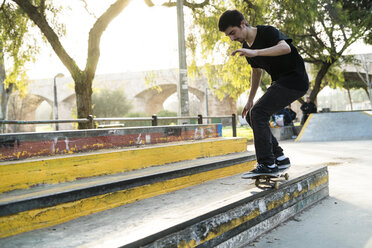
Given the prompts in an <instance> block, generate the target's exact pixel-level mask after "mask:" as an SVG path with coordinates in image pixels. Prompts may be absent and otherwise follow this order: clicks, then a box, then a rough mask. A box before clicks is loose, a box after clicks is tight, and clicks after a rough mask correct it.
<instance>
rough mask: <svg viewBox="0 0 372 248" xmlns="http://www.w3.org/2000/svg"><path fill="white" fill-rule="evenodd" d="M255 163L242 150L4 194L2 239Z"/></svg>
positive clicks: (0, 203) (0, 201) (1, 202)
mask: <svg viewBox="0 0 372 248" xmlns="http://www.w3.org/2000/svg"><path fill="white" fill-rule="evenodd" d="M254 164H255V156H254V154H253V153H252V152H251V153H249V152H240V153H233V154H227V155H222V156H214V157H210V158H199V159H195V160H188V161H183V162H176V163H171V164H166V165H163V166H156V167H147V168H144V169H141V170H136V171H131V172H124V173H117V174H115V175H106V176H99V177H93V178H84V179H80V180H76V181H72V182H65V183H59V184H43V185H38V186H34V187H32V188H30V189H22V190H14V191H11V192H7V193H3V194H1V196H0V230H1V232H0V237H7V236H10V235H15V234H18V233H22V232H27V231H30V230H35V229H38V228H45V227H48V226H53V225H56V224H59V223H63V222H66V221H70V220H72V219H75V218H78V217H81V216H85V215H89V214H92V213H96V212H100V211H103V210H107V209H112V208H115V207H118V206H122V205H125V204H128V203H132V202H135V201H138V200H142V199H145V198H148V197H153V196H156V195H159V194H164V193H167V192H172V191H175V190H179V189H182V188H186V187H190V186H193V185H196V184H200V183H203V182H206V181H210V180H214V179H217V178H221V177H226V176H231V175H235V174H238V173H242V172H244V171H249V170H251V169H253V167H254Z"/></svg>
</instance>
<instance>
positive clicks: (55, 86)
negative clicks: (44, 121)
mask: <svg viewBox="0 0 372 248" xmlns="http://www.w3.org/2000/svg"><path fill="white" fill-rule="evenodd" d="M64 76H65V75H63V74H62V73H58V74H57V75H55V76H54V85H53V89H54V102H53V115H54V120H58V100H57V84H56V79H57V78H60V77H64ZM58 129H59V126H58V123H56V131H58Z"/></svg>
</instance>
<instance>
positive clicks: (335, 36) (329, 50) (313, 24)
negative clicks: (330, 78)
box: [271, 0, 372, 101]
mask: <svg viewBox="0 0 372 248" xmlns="http://www.w3.org/2000/svg"><path fill="white" fill-rule="evenodd" d="M273 1H274V5H275V6H276V8H272V9H273V10H274V11H273V15H272V18H271V20H272V22H273V23H274V24H276V25H277V26H278V27H279V28H280V29H281V30H283V31H284V33H286V34H287V35H288V36H290V37H291V38H293V39H294V42H295V43H296V46H297V47H298V50H299V53H300V54H302V55H303V56H304V60H305V62H307V63H310V64H312V65H315V66H316V68H318V71H317V72H316V75H315V80H314V82H312V87H311V93H310V98H311V100H312V101H314V100H315V99H316V97H317V95H318V93H319V92H320V90H321V89H322V88H323V87H324V86H326V85H327V82H326V81H325V80H324V78H325V76H326V75H327V73H328V72H329V70H330V69H331V68H332V67H333V66H335V64H336V62H337V61H338V60H339V59H340V57H341V56H342V55H343V53H344V52H345V50H346V49H347V48H348V47H350V45H351V44H353V43H354V42H355V41H357V40H360V39H363V38H365V37H366V36H368V35H369V34H370V32H371V31H370V26H368V25H369V24H370V21H371V15H372V14H371V12H370V11H362V12H357V8H349V7H347V6H346V1H335V0H306V1H304V0H293V1H285V0H273ZM353 2H355V1H353ZM345 6H346V7H345ZM357 15H358V17H357Z"/></svg>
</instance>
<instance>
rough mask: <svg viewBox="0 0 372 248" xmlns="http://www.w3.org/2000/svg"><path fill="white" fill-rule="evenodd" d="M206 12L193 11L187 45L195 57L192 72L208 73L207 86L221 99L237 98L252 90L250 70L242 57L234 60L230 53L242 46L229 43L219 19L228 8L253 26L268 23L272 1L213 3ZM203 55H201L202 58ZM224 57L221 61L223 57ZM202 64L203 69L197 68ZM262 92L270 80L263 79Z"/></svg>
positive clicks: (239, 0)
mask: <svg viewBox="0 0 372 248" xmlns="http://www.w3.org/2000/svg"><path fill="white" fill-rule="evenodd" d="M209 3H210V4H209V5H207V6H205V7H204V8H203V9H193V12H192V15H193V20H194V22H193V25H192V27H191V31H190V35H189V37H188V39H187V46H188V48H189V50H190V51H191V54H192V62H191V63H190V73H192V75H196V74H197V73H200V70H203V72H204V73H205V74H206V76H207V78H208V85H209V88H211V89H212V90H213V91H214V93H215V94H216V95H217V96H218V97H219V98H220V99H222V98H224V97H225V96H226V95H228V96H230V97H232V98H233V99H237V98H238V97H239V96H240V95H241V94H242V93H243V92H245V91H247V90H248V89H249V87H250V77H251V68H250V66H248V64H247V63H246V61H245V58H242V57H239V56H238V57H231V56H229V54H230V53H231V52H232V51H233V50H235V49H237V48H238V47H239V46H240V44H237V43H236V42H232V41H230V39H229V38H228V37H226V36H225V35H223V33H222V32H220V31H219V30H218V27H217V24H218V19H219V16H220V15H221V14H222V12H223V11H225V10H226V9H232V8H239V10H240V11H242V13H243V15H244V16H246V18H247V21H248V23H249V24H250V25H252V26H254V25H257V24H261V23H263V22H264V21H265V19H264V16H265V15H266V14H267V13H268V8H266V7H267V5H268V4H270V1H262V0H256V1H244V0H232V1H229V2H228V3H226V2H225V1H220V0H215V1H210V2H209ZM200 53H201V54H202V56H200ZM221 54H222V56H223V57H222V58H221ZM200 64H201V65H203V66H202V69H200V67H199V66H198V65H200ZM263 79H264V80H263V84H261V85H262V87H263V89H265V88H266V86H267V84H268V83H269V78H268V77H267V75H266V76H264V77H263Z"/></svg>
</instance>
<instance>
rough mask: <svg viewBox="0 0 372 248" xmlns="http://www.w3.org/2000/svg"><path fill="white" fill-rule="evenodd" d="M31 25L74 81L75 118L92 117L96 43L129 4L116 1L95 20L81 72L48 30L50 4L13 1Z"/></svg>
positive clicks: (41, 0) (82, 125)
mask: <svg viewBox="0 0 372 248" xmlns="http://www.w3.org/2000/svg"><path fill="white" fill-rule="evenodd" d="M13 1H14V2H15V3H17V5H18V6H19V7H20V8H21V9H22V10H23V11H24V12H25V13H26V15H27V16H28V17H29V18H30V19H31V20H32V21H33V22H34V23H35V25H36V26H38V28H39V29H40V31H41V32H42V33H43V35H44V36H45V38H46V40H47V41H48V42H49V44H50V45H51V47H52V48H53V50H54V52H55V53H56V55H57V56H58V58H59V59H60V60H61V61H62V63H63V64H64V65H65V67H66V68H67V69H68V71H69V72H70V74H71V76H72V78H73V80H74V82H75V93H76V106H77V117H78V118H87V117H88V116H89V115H92V113H93V109H92V93H93V90H92V82H93V79H94V76H95V73H96V68H97V64H98V60H99V57H100V47H99V45H100V40H101V36H102V34H103V32H104V31H105V30H106V28H107V26H108V25H109V24H110V23H111V21H112V20H113V19H114V18H115V17H116V16H118V15H119V14H120V13H121V11H122V10H123V9H124V8H125V7H126V6H127V5H128V4H129V2H130V0H116V1H115V2H114V3H113V4H111V5H110V7H109V8H108V9H107V10H106V11H105V12H104V13H103V14H102V15H101V16H100V17H98V18H97V20H96V22H95V23H94V25H93V27H92V28H91V30H90V32H89V38H88V55H87V61H86V65H85V68H84V70H82V69H80V68H79V66H78V65H77V63H76V62H75V60H74V59H73V58H72V57H71V56H70V55H69V54H68V53H67V51H66V50H65V48H64V47H63V46H62V44H61V42H60V38H59V36H58V34H57V32H56V31H55V30H54V29H53V28H52V27H51V23H52V22H53V20H50V19H48V16H50V13H52V14H53V13H55V7H54V6H53V4H52V2H46V1H45V0H39V1H32V0H13ZM84 128H93V126H91V124H90V123H79V129H84Z"/></svg>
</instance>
